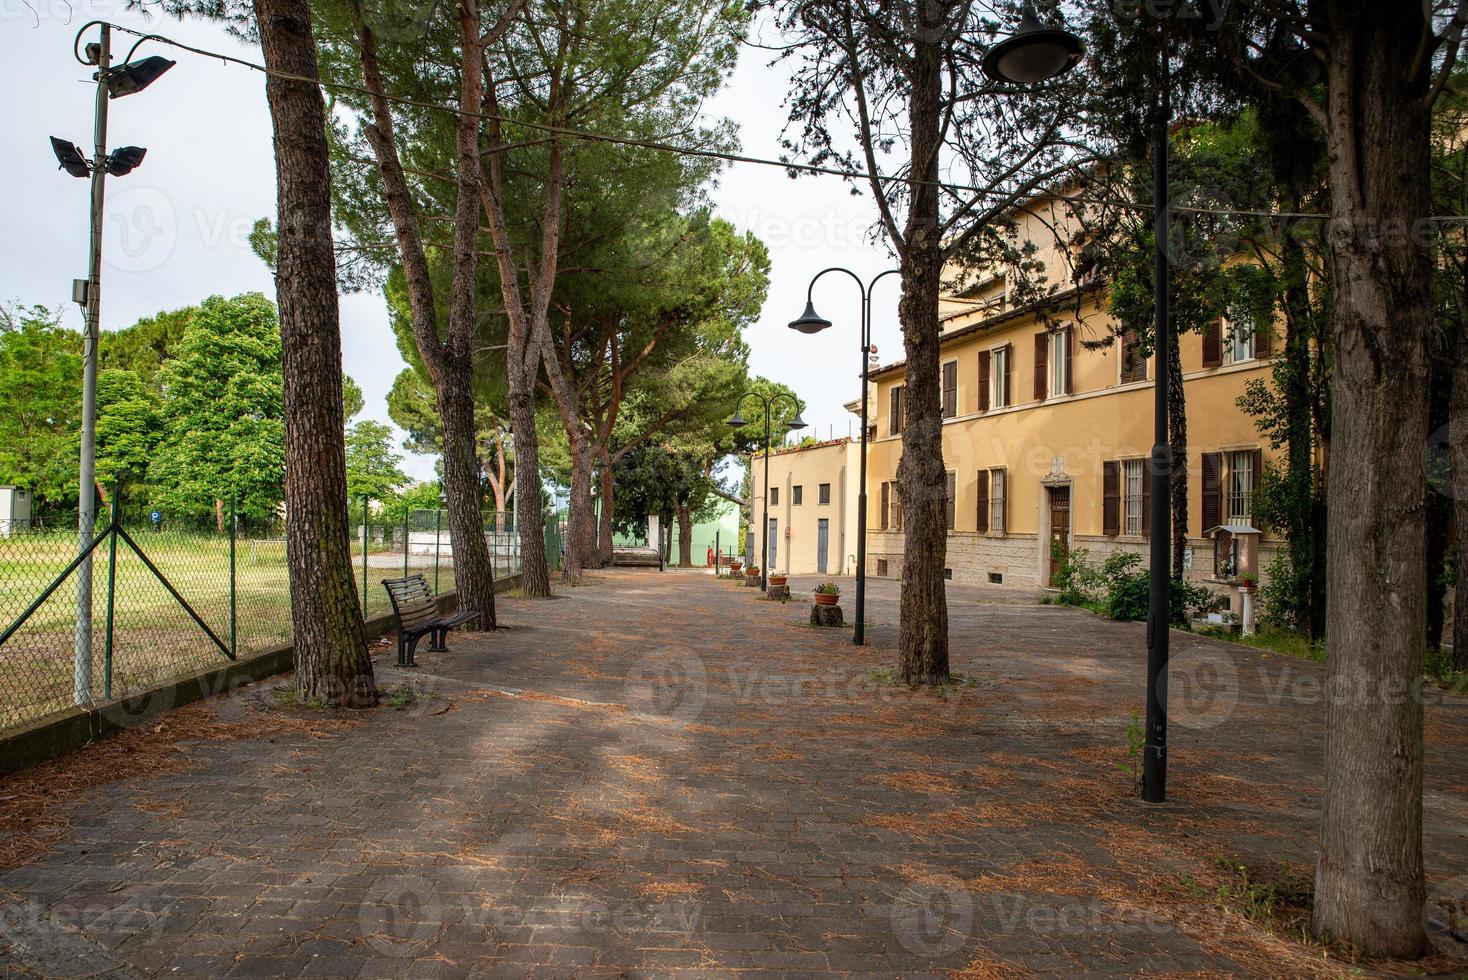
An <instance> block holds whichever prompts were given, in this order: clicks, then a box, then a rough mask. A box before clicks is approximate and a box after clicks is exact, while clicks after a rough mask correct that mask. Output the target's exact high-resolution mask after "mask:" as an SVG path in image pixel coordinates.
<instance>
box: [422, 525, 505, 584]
mask: <svg viewBox="0 0 1468 980" xmlns="http://www.w3.org/2000/svg"><path fill="white" fill-rule="evenodd" d="M442 539H443V511H442V510H439V509H438V508H436V507H435V508H434V510H433V594H434V595H438V549H439V542H440V541H441V540H442ZM489 577H490V578H494V569H493V567H491V568H490V572H489Z"/></svg>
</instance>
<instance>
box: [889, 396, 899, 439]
mask: <svg viewBox="0 0 1468 980" xmlns="http://www.w3.org/2000/svg"><path fill="white" fill-rule="evenodd" d="M887 434H888V435H889V436H895V435H901V434H902V385H897V386H896V387H894V388H893V389H892V401H891V405H890V413H889V415H888V417H887Z"/></svg>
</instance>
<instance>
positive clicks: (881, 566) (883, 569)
mask: <svg viewBox="0 0 1468 980" xmlns="http://www.w3.org/2000/svg"><path fill="white" fill-rule="evenodd" d="M877 575H878V577H880V578H886V577H887V559H885V558H878V559H877Z"/></svg>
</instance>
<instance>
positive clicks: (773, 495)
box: [770, 487, 780, 507]
mask: <svg viewBox="0 0 1468 980" xmlns="http://www.w3.org/2000/svg"><path fill="white" fill-rule="evenodd" d="M779 503H780V488H779V487H770V506H771V507H776V506H778V505H779Z"/></svg>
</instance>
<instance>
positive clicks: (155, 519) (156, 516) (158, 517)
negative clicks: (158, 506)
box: [150, 510, 163, 524]
mask: <svg viewBox="0 0 1468 980" xmlns="http://www.w3.org/2000/svg"><path fill="white" fill-rule="evenodd" d="M150 516H151V517H152V519H153V523H154V524H157V523H158V522H159V521H161V520H163V515H162V514H160V513H158V511H156V510H155V511H153V513H152V514H151V515H150Z"/></svg>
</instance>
